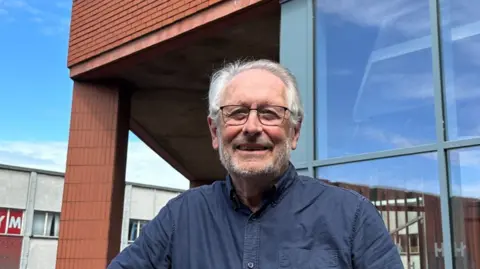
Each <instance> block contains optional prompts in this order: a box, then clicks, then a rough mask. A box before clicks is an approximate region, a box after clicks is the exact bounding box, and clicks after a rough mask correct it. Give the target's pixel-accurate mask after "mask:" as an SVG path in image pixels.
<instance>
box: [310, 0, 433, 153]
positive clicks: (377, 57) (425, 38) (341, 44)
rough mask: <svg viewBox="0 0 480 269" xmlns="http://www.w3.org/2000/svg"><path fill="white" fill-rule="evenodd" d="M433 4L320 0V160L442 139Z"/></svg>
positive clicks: (317, 53)
mask: <svg viewBox="0 0 480 269" xmlns="http://www.w3.org/2000/svg"><path fill="white" fill-rule="evenodd" d="M428 2H429V1H428V0H395V1H383V0H368V1H367V0H359V1H344V0H340V1H339V0H317V1H316V4H315V11H316V13H315V20H316V21H315V57H316V59H315V72H316V73H315V87H316V92H315V109H316V111H315V117H316V120H315V125H316V126H315V132H316V134H315V135H316V150H315V152H316V159H326V158H332V157H340V156H347V155H354V154H362V153H368V152H374V151H381V150H390V149H397V148H405V147H411V146H416V145H421V144H426V143H432V142H435V141H436V134H435V115H434V94H433V75H432V52H431V33H430V16H429V5H428Z"/></svg>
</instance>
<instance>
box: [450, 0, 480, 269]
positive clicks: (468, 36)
mask: <svg viewBox="0 0 480 269" xmlns="http://www.w3.org/2000/svg"><path fill="white" fill-rule="evenodd" d="M441 7H442V13H441V14H442V28H441V29H442V37H443V42H442V45H443V62H444V68H445V70H444V74H445V78H444V81H445V94H446V103H447V113H446V116H447V130H448V133H447V134H448V138H449V139H451V140H456V139H459V138H468V137H478V136H480V117H478V115H479V111H480V76H479V72H480V13H479V10H480V2H479V1H478V0H446V1H441ZM479 267H480V265H479Z"/></svg>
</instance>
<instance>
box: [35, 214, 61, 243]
mask: <svg viewBox="0 0 480 269" xmlns="http://www.w3.org/2000/svg"><path fill="white" fill-rule="evenodd" d="M59 228H60V213H55V212H41V211H35V212H34V214H33V228H32V234H33V235H34V236H35V235H36V236H48V237H58V235H59Z"/></svg>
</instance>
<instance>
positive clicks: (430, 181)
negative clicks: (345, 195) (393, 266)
mask: <svg viewBox="0 0 480 269" xmlns="http://www.w3.org/2000/svg"><path fill="white" fill-rule="evenodd" d="M437 171H438V166H437V159H436V154H434V153H431V154H421V155H412V156H405V157H396V158H388V159H380V160H372V161H363V162H357V163H349V164H341V165H334V166H328V167H319V168H317V171H316V173H317V177H318V178H321V179H325V180H328V181H329V182H330V183H331V184H334V185H338V186H341V187H344V188H348V189H353V190H355V191H357V192H359V193H361V194H362V195H364V196H366V197H367V198H369V199H370V201H372V203H374V204H375V205H376V206H377V209H378V210H379V212H380V214H381V215H382V217H383V220H384V222H385V226H386V227H387V228H388V230H389V231H390V234H391V236H392V239H393V240H394V242H396V244H397V246H398V249H399V251H400V255H401V257H402V261H403V263H404V267H405V268H422V269H423V268H435V269H439V268H442V269H443V268H445V267H444V263H443V255H442V249H441V248H442V220H441V212H440V196H439V194H440V187H439V184H438V173H437Z"/></svg>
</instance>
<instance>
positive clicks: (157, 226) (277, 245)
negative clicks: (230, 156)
mask: <svg viewBox="0 0 480 269" xmlns="http://www.w3.org/2000/svg"><path fill="white" fill-rule="evenodd" d="M153 268H181V269H187V268H188V269H195V268H198V269H206V268H219V269H225V268H228V269H230V268H242V269H254V268H262V269H265V268H266V269H270V268H302V269H307V268H356V269H367V268H368V269H377V268H378V269H403V265H402V262H401V260H400V255H399V252H398V249H397V247H396V246H395V245H394V244H393V242H392V240H391V238H390V235H389V233H388V232H387V230H386V227H385V224H384V222H383V220H382V218H381V217H380V214H379V213H378V211H377V210H376V208H375V207H374V205H373V204H372V203H371V202H370V201H368V200H367V199H366V198H364V197H363V196H361V195H360V194H358V193H356V192H353V191H350V190H346V189H342V188H339V187H335V186H331V185H328V184H326V183H324V182H322V181H320V180H317V179H313V178H309V177H305V176H299V175H298V174H297V172H296V170H295V168H294V167H293V165H291V164H290V168H289V169H288V170H287V172H286V173H285V174H284V175H283V176H282V177H281V178H280V179H279V181H278V183H277V184H276V187H274V188H272V190H270V191H268V192H266V193H265V200H264V204H263V207H262V209H261V210H259V211H258V212H257V213H255V214H252V212H251V211H250V210H249V209H248V208H247V207H245V206H244V205H242V203H241V202H240V201H239V200H238V199H237V197H236V195H235V191H234V189H233V186H232V183H231V179H230V178H229V177H227V178H226V180H225V181H218V182H215V183H213V184H211V185H208V186H201V187H198V188H195V189H190V190H188V191H186V192H184V193H182V194H180V195H179V196H177V197H175V198H173V199H172V200H170V201H169V202H168V203H167V205H166V206H165V207H163V208H162V209H161V210H160V212H159V214H158V215H157V216H156V217H155V218H154V219H153V220H152V221H150V222H149V223H148V224H147V225H146V226H144V228H143V229H142V232H141V235H140V236H139V237H138V238H137V240H135V242H134V243H132V244H131V245H130V246H129V247H127V248H125V249H124V250H123V251H122V252H121V253H120V254H119V255H118V256H117V257H116V258H115V259H114V260H113V261H112V262H111V264H110V265H109V266H108V269H153Z"/></svg>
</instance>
